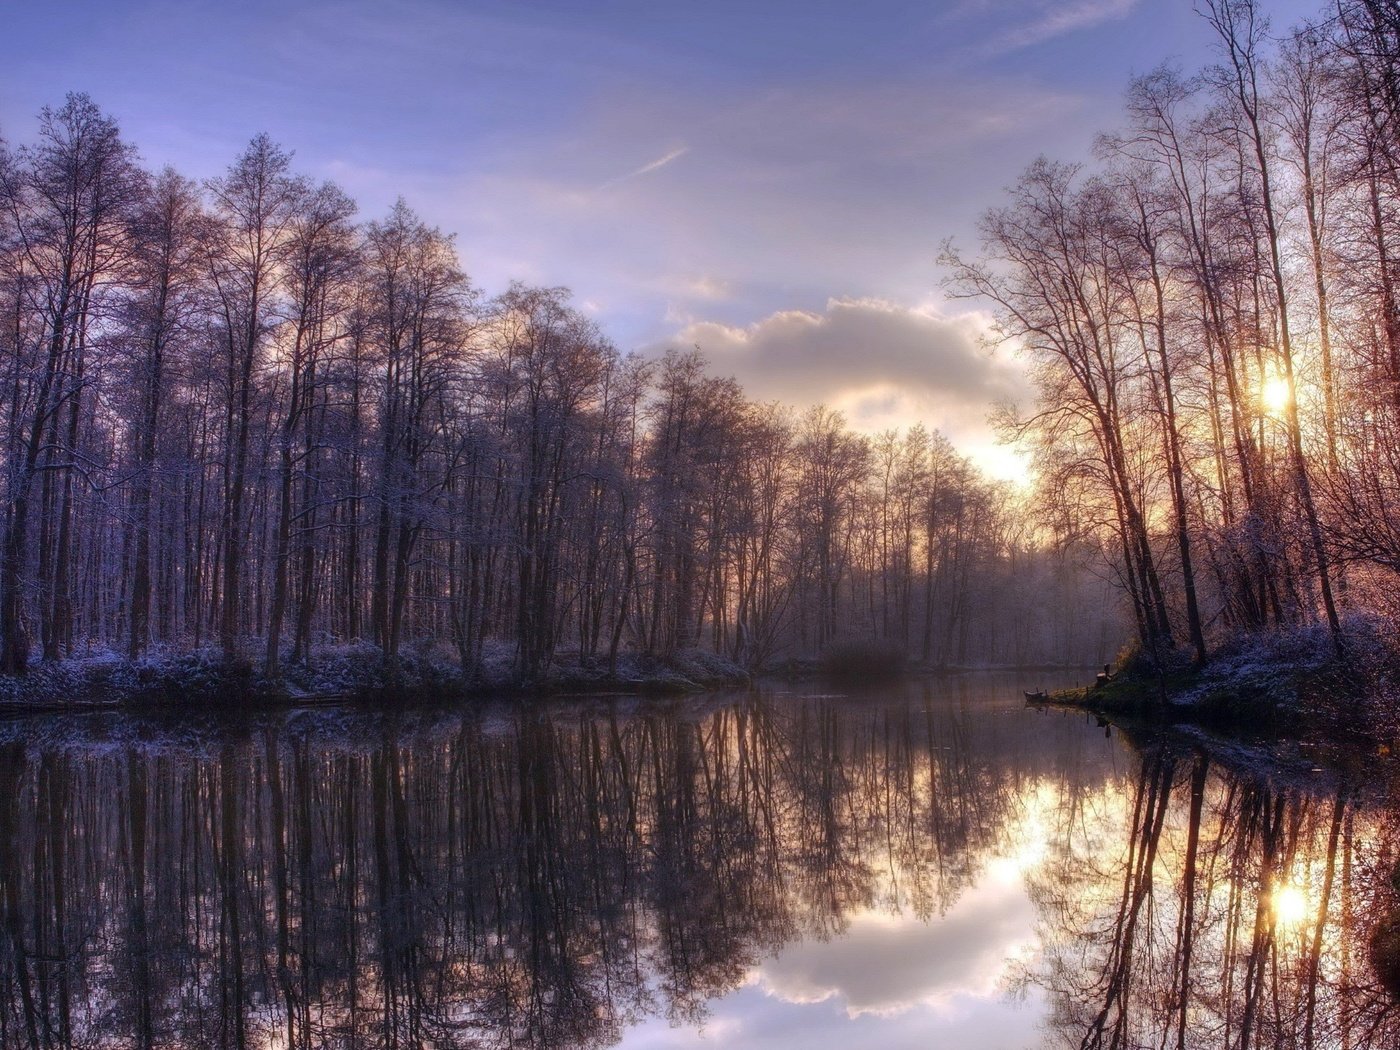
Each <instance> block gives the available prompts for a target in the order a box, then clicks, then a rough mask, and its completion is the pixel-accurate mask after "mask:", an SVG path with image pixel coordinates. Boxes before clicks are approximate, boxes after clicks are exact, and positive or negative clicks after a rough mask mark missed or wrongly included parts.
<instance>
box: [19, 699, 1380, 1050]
mask: <svg viewBox="0 0 1400 1050" xmlns="http://www.w3.org/2000/svg"><path fill="white" fill-rule="evenodd" d="M1394 803H1395V795H1394V794H1393V793H1392V792H1391V789H1390V788H1389V787H1388V785H1387V782H1386V779H1385V776H1384V766H1383V765H1382V764H1381V763H1380V762H1379V760H1378V761H1377V762H1373V763H1369V764H1366V765H1363V766H1362V767H1361V768H1360V770H1359V772H1358V774H1357V775H1355V776H1354V777H1352V778H1350V779H1348V778H1346V777H1336V776H1332V775H1329V774H1320V773H1313V772H1311V771H1310V769H1309V768H1308V767H1307V765H1304V766H1303V767H1301V768H1299V767H1296V766H1271V765H1267V764H1260V763H1258V762H1257V761H1241V760H1240V758H1239V756H1235V757H1230V756H1228V755H1221V754H1219V753H1212V754H1210V755H1207V754H1206V753H1205V752H1202V751H1200V750H1197V749H1193V748H1191V747H1188V746H1185V745H1179V744H1178V745H1172V746H1165V745H1163V744H1162V743H1161V742H1160V741H1153V740H1146V739H1145V740H1129V739H1124V738H1123V737H1122V736H1120V734H1119V733H1117V732H1116V731H1115V732H1113V733H1112V734H1111V735H1110V736H1107V737H1106V736H1105V731H1104V730H1103V729H1102V728H1100V727H1098V726H1096V725H1094V723H1093V721H1092V720H1086V719H1085V718H1084V716H1082V715H1079V714H1071V713H1063V712H1036V711H1028V710H1026V709H1025V708H1024V706H1023V705H1022V704H1021V703H1020V701H1019V699H1018V694H1017V692H1016V690H1015V684H1014V683H1011V682H1005V681H1001V682H998V681H996V680H990V679H988V680H969V681H964V682H961V683H957V684H951V685H934V686H928V687H923V686H919V687H911V688H909V689H907V690H896V691H893V692H888V693H884V694H879V695H872V696H862V697H821V696H810V697H804V696H801V695H799V694H788V695H780V694H774V693H768V694H764V695H760V696H743V697H713V698H709V699H707V700H704V701H700V702H697V701H689V700H688V701H659V702H658V701H645V702H639V701H634V700H617V701H615V702H609V701H607V700H595V701H589V702H584V703H570V704H550V705H546V706H536V707H532V708H530V709H527V710H517V709H513V708H500V709H496V710H492V711H489V712H485V713H474V714H467V715H462V714H450V713H444V712H440V711H436V712H435V711H421V710H420V711H416V712H414V711H405V712H400V713H396V714H392V715H384V714H370V713H365V712H361V711H354V710H330V711H327V710H321V711H314V712H311V711H306V712H292V713H288V714H276V715H265V716H257V717H254V718H249V719H244V720H241V721H225V722H221V723H209V724H205V725H200V726H193V727H192V726H190V725H189V724H187V723H185V724H173V723H164V724H163V723H160V722H157V721H152V720H149V719H144V720H143V719H136V718H130V717H112V716H102V717H93V718H84V719H80V720H73V719H68V720H54V719H31V720H22V721H10V722H4V723H0V1046H3V1047H5V1048H10V1047H26V1046H45V1047H49V1046H53V1047H70V1046H71V1047H87V1046H113V1047H128V1046H163V1047H169V1046H175V1047H206V1046H208V1047H214V1046H249V1047H260V1048H262V1047H266V1048H291V1047H298V1048H299V1047H322V1046H324V1047H420V1046H422V1047H427V1046H432V1047H476V1046H484V1047H497V1046H528V1047H577V1046H611V1045H619V1044H620V1045H621V1046H623V1047H680V1046H726V1047H727V1046H745V1047H814V1048H817V1047H840V1048H842V1050H851V1048H855V1047H864V1046H880V1047H901V1046H909V1047H913V1046H949V1047H987V1048H994V1047H1006V1048H1019V1047H1039V1046H1053V1047H1058V1046H1069V1047H1076V1046H1104V1047H1138V1046H1143V1047H1147V1046H1150V1047H1159V1046H1160V1047H1214V1046H1219V1047H1232V1048H1233V1047H1308V1046H1317V1047H1343V1046H1345V1047H1358V1048H1359V1047H1368V1046H1373V1047H1392V1046H1396V1045H1397V1035H1398V1034H1400V1016H1398V1015H1397V1010H1396V1008H1395V1006H1394V1005H1393V1002H1394V1001H1393V1000H1392V999H1391V997H1390V996H1389V994H1387V992H1386V990H1385V981H1384V980H1383V979H1382V977H1381V976H1379V975H1378V970H1377V966H1376V965H1375V962H1374V961H1373V956H1377V954H1378V953H1377V951H1376V950H1375V949H1374V948H1373V947H1372V945H1373V943H1377V944H1378V943H1381V942H1382V941H1384V940H1385V939H1386V937H1387V936H1388V934H1387V931H1389V930H1391V929H1392V928H1394V929H1397V930H1400V907H1397V904H1398V899H1397V898H1398V897H1400V895H1397V891H1396V889H1395V888H1394V887H1393V886H1392V885H1391V879H1392V872H1393V871H1394V869H1395V864H1396V855H1395V848H1396V843H1397V834H1396V832H1397V823H1400V818H1398V817H1397V813H1396V810H1395V805H1394ZM1393 916H1394V917H1393ZM1397 939H1400V938H1397ZM1380 954H1382V955H1383V954H1384V953H1383V952H1382V953H1380ZM1382 968H1383V967H1382Z"/></svg>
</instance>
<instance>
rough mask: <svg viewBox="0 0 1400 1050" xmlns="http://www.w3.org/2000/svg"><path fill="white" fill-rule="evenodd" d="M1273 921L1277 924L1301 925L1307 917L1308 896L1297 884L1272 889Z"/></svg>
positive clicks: (1285, 925)
mask: <svg viewBox="0 0 1400 1050" xmlns="http://www.w3.org/2000/svg"><path fill="white" fill-rule="evenodd" d="M1273 904H1274V922H1275V923H1277V924H1278V925H1279V926H1284V927H1292V926H1301V925H1302V923H1303V921H1304V920H1305V919H1306V918H1307V917H1308V898H1307V896H1306V895H1305V894H1304V893H1303V891H1302V890H1301V889H1299V888H1298V887H1297V886H1280V887H1278V888H1277V889H1276V890H1274V900H1273Z"/></svg>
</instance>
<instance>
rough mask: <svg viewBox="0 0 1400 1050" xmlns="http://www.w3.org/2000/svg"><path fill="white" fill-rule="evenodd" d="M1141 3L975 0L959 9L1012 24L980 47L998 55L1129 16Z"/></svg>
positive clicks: (1132, 0) (1117, 0)
mask: <svg viewBox="0 0 1400 1050" xmlns="http://www.w3.org/2000/svg"><path fill="white" fill-rule="evenodd" d="M1137 6H1138V0H990V2H988V0H971V2H969V3H966V4H964V5H962V7H961V8H959V9H958V11H957V12H956V13H957V14H958V15H974V16H977V17H979V18H982V19H988V16H991V18H992V19H995V20H997V21H1000V22H1002V23H1003V24H1006V25H1007V26H1008V27H1007V28H1006V29H1004V30H1002V31H1001V32H998V33H996V34H994V35H993V36H992V37H990V38H989V39H987V40H986V41H984V43H983V44H982V45H981V46H980V47H979V48H978V49H977V50H978V52H979V53H981V54H984V55H995V54H1005V53H1006V52H1009V51H1016V50H1019V49H1021V48H1024V47H1032V46H1034V45H1036V44H1041V43H1044V42H1045V41H1047V40H1052V39H1054V38H1056V37H1060V36H1064V35H1065V34H1067V33H1073V32H1078V31H1079V30H1083V29H1092V28H1093V27H1095V26H1098V25H1102V24H1103V23H1105V22H1112V21H1116V20H1117V19H1120V18H1125V17H1127V16H1128V14H1129V13H1130V12H1131V11H1132V10H1133V9H1134V8H1135V7H1137Z"/></svg>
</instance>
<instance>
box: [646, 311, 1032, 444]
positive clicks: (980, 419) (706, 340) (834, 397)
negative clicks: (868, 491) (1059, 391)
mask: <svg viewBox="0 0 1400 1050" xmlns="http://www.w3.org/2000/svg"><path fill="white" fill-rule="evenodd" d="M988 325H989V321H988V318H987V317H986V316H985V315H983V314H979V313H964V314H955V315H950V314H946V313H944V312H942V311H941V310H939V309H937V308H934V307H928V306H917V307H908V306H901V305H898V304H896V303H891V302H886V301H883V300H879V299H832V300H830V301H829V302H828V303H827V304H826V308H825V310H823V311H821V312H820V313H817V312H809V311H805V310H783V311H779V312H777V313H773V314H769V315H768V316H766V317H764V318H762V319H761V320H759V321H757V322H755V323H753V324H750V325H746V326H734V325H726V324H721V323H718V322H714V321H699V322H695V323H691V324H688V325H686V326H685V327H684V328H682V329H681V330H680V331H679V332H677V333H676V335H675V337H674V338H673V339H672V340H670V341H669V343H670V345H676V346H682V347H684V346H691V345H695V346H699V347H700V349H701V351H703V352H704V354H705V355H706V357H707V358H708V359H709V361H710V365H711V368H712V370H713V371H715V372H716V373H718V374H723V375H733V376H734V377H735V378H736V379H738V380H739V382H740V383H741V384H742V385H743V387H744V389H745V390H746V391H747V392H748V394H749V395H750V396H751V397H754V398H757V399H759V400H770V399H772V400H781V401H783V402H786V403H789V404H795V405H798V406H802V407H805V406H806V405H810V404H815V403H818V402H821V403H824V404H828V405H831V406H832V407H835V408H838V409H840V410H842V411H844V412H845V413H846V414H847V417H848V419H849V420H850V422H851V423H852V424H853V425H854V426H856V427H858V428H860V429H862V430H867V431H878V430H881V429H884V428H886V427H889V426H907V425H909V424H911V423H914V422H918V421H922V422H926V423H928V424H929V425H930V426H936V427H938V428H939V429H941V430H944V431H945V432H946V433H948V435H949V436H950V437H951V438H953V439H954V440H955V441H959V442H960V443H968V442H988V441H990V439H991V431H990V427H989V426H988V424H987V421H986V416H987V413H988V411H989V410H990V408H991V406H992V405H994V404H996V403H998V402H1005V401H1021V402H1023V403H1024V402H1025V401H1026V400H1027V399H1028V398H1029V396H1030V389H1029V385H1028V383H1027V380H1026V379H1025V375H1024V372H1023V371H1022V369H1021V368H1020V366H1019V365H1018V364H1017V362H1016V361H1015V360H1014V359H1013V358H1012V357H1011V355H1010V354H1007V353H1003V352H998V353H996V354H993V353H991V352H989V351H988V350H987V349H986V348H984V347H983V346H982V345H981V342H980V340H981V337H982V336H983V335H984V334H985V333H986V332H987V330H988ZM659 349H660V347H659V346H658V347H654V348H653V351H657V350H659Z"/></svg>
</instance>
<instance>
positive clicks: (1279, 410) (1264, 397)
mask: <svg viewBox="0 0 1400 1050" xmlns="http://www.w3.org/2000/svg"><path fill="white" fill-rule="evenodd" d="M1292 403H1293V384H1292V383H1290V382H1289V380H1288V376H1286V375H1284V374H1283V373H1282V372H1275V371H1268V372H1265V373H1264V378H1263V379H1262V380H1261V381H1260V383H1259V404H1260V406H1261V407H1262V408H1263V409H1264V414H1265V415H1270V416H1274V417H1276V418H1277V417H1281V416H1283V415H1284V413H1286V412H1287V411H1288V406H1289V405H1291V404H1292Z"/></svg>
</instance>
